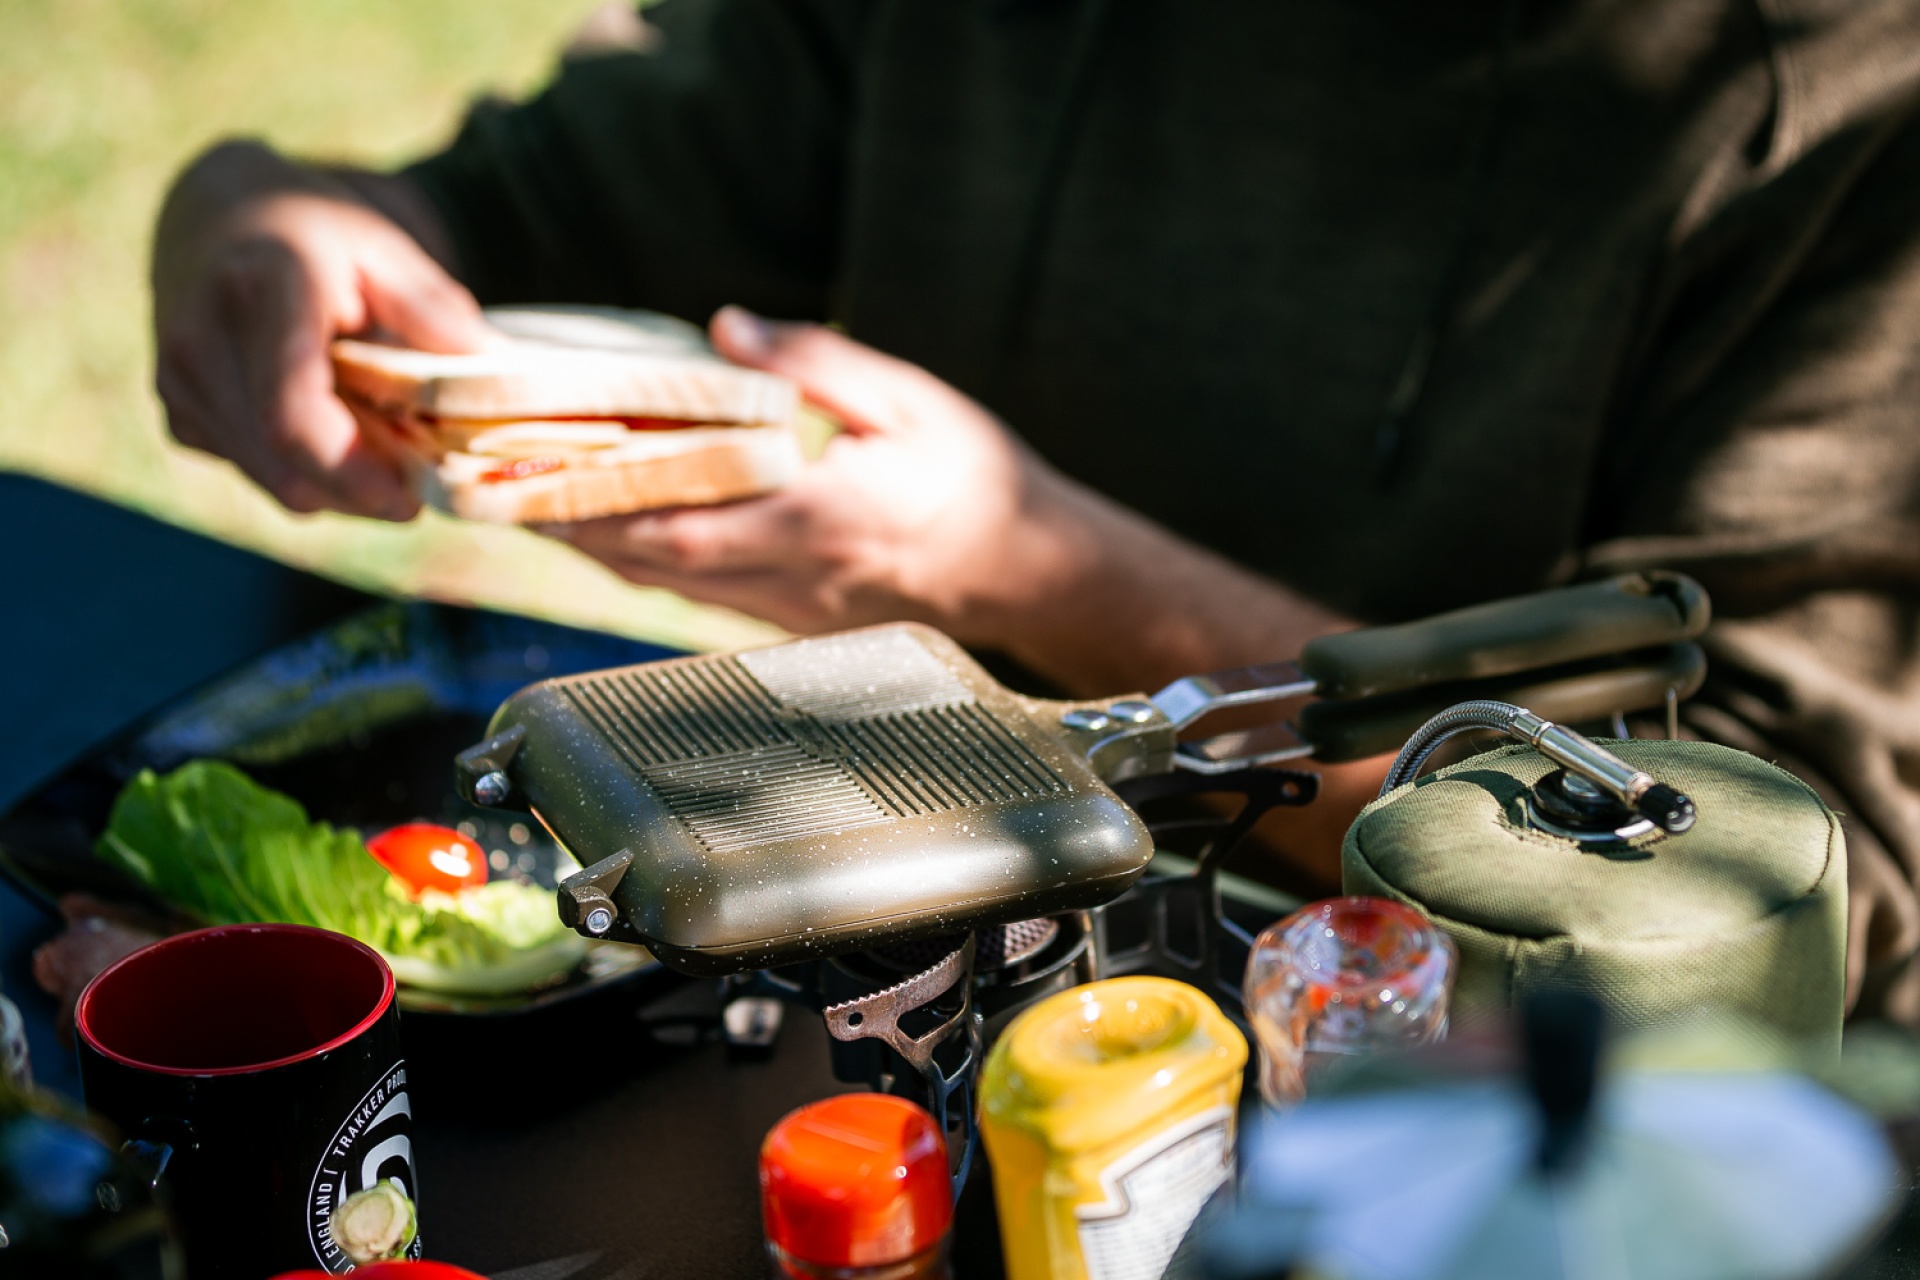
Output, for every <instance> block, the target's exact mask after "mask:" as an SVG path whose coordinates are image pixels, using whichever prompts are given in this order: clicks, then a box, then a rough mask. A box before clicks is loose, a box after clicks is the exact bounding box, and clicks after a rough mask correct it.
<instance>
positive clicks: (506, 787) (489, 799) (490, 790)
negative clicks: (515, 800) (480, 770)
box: [473, 769, 513, 808]
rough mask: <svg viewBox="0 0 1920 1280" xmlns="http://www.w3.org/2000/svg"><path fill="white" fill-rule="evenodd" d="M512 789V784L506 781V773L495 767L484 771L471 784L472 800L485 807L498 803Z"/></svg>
mask: <svg viewBox="0 0 1920 1280" xmlns="http://www.w3.org/2000/svg"><path fill="white" fill-rule="evenodd" d="M512 790H513V784H512V783H510V782H508V781H507V775H506V774H504V773H501V772H500V771H499V770H498V769H495V770H494V771H493V772H492V773H484V774H481V775H480V778H479V779H478V780H477V781H476V782H475V783H474V784H473V801H474V803H475V804H478V805H483V806H485V807H487V808H492V807H493V806H495V805H497V804H500V803H501V802H502V801H504V800H505V799H506V798H507V796H508V794H509V793H510V792H511V791H512Z"/></svg>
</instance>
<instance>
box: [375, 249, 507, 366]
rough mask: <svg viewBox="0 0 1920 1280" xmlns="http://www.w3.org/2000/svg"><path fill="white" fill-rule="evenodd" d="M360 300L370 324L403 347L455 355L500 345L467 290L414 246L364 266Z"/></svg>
mask: <svg viewBox="0 0 1920 1280" xmlns="http://www.w3.org/2000/svg"><path fill="white" fill-rule="evenodd" d="M360 294H361V297H362V298H363V299H364V301H365V305H366V311H367V320H368V322H369V323H370V324H371V325H372V326H373V327H374V328H375V329H377V330H378V331H379V332H380V333H381V334H382V336H384V337H386V338H388V339H389V340H391V341H394V342H397V343H399V344H400V345H401V346H406V347H414V348H417V349H418V350H421V351H442V352H448V353H455V354H457V353H461V352H467V351H478V350H480V349H482V348H483V347H486V346H489V345H491V344H492V343H493V342H496V341H498V339H499V335H498V334H496V333H495V332H494V330H493V329H492V328H490V327H489V326H488V325H487V323H486V321H485V320H484V319H482V318H481V315H480V304H479V303H477V302H475V301H474V299H473V295H472V294H471V293H469V292H468V291H467V289H466V286H464V285H462V284H461V283H460V282H459V281H457V280H455V279H454V278H453V277H452V276H450V275H448V274H447V273H446V271H445V270H443V269H442V268H441V266H440V264H439V263H437V262H435V261H434V260H433V259H432V258H430V257H428V256H427V255H426V253H425V252H424V251H423V250H421V249H420V248H419V247H418V246H417V245H415V244H414V243H413V242H412V241H410V240H409V241H405V242H404V243H402V244H399V245H395V246H394V247H392V248H390V249H388V250H387V251H386V252H384V253H380V254H377V255H372V256H370V257H369V258H367V259H366V260H364V261H363V262H362V264H361V266H360Z"/></svg>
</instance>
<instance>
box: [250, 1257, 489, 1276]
mask: <svg viewBox="0 0 1920 1280" xmlns="http://www.w3.org/2000/svg"><path fill="white" fill-rule="evenodd" d="M353 1274H354V1275H356V1276H359V1277H360V1280H487V1278H486V1277H485V1276H482V1275H476V1274H474V1273H473V1272H471V1271H468V1270H467V1269H466V1268H465V1267H456V1266H453V1265H452V1264H451V1263H446V1262H424V1261H422V1262H369V1263H368V1264H367V1265H365V1266H364V1267H355V1268H354V1269H353ZM273 1280H333V1277H332V1276H330V1275H328V1274H327V1273H326V1272H324V1271H288V1272H284V1273H282V1274H280V1275H277V1276H275V1277H274V1278H273Z"/></svg>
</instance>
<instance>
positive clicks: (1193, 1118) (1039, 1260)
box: [981, 977, 1247, 1280]
mask: <svg viewBox="0 0 1920 1280" xmlns="http://www.w3.org/2000/svg"><path fill="white" fill-rule="evenodd" d="M1246 1061H1247V1042H1246V1040H1245V1038H1244V1037H1242V1036H1241V1034H1240V1033H1239V1031H1237V1030H1235V1028H1234V1025H1233V1024H1232V1023H1231V1022H1229V1021H1228V1020H1227V1018H1226V1016H1225V1015H1224V1014H1222V1013H1221V1012H1220V1010H1219V1009H1218V1007H1216V1006H1215V1005H1214V1003H1213V1001H1212V1000H1210V999H1208V998H1207V996H1205V995H1204V994H1202V993H1201V992H1200V991H1198V990H1196V989H1194V988H1193V987H1190V986H1187V985H1186V984H1185V983H1180V982H1172V981H1169V980H1168V979H1165V978H1150V977H1133V978H1109V979H1107V980H1106V981H1104V982H1094V983H1089V984H1087V985H1086V986H1082V987H1075V988H1073V989H1072V990H1070V991H1063V992H1061V993H1060V994H1058V995H1055V996H1050V997H1049V998H1047V999H1045V1000H1042V1001H1041V1002H1040V1003H1038V1004H1036V1005H1034V1006H1033V1007H1032V1008H1031V1009H1028V1010H1027V1011H1026V1012H1024V1013H1022V1014H1021V1015H1020V1016H1019V1017H1018V1018H1015V1019H1014V1020H1013V1022H1012V1023H1011V1024H1010V1025H1009V1026H1008V1028H1007V1030H1006V1033H1005V1034H1004V1035H1002V1036H1001V1038H1000V1040H999V1042H998V1043H997V1044H995V1045H994V1047H993V1052H992V1053H991V1054H989V1055H988V1057H987V1063H986V1067H985V1070H984V1073H983V1075H982V1078H981V1108H982V1119H981V1137H982V1138H983V1139H984V1141H985V1142H986V1149H987V1156H988V1158H989V1160H990V1161H991V1162H992V1165H993V1185H994V1197H995V1200H996V1201H997V1203H998V1205H999V1210H1000V1245H1001V1249H1002V1251H1003V1252H1004V1255H1005V1257H1006V1264H1007V1276H1008V1280H1046V1278H1048V1277H1057V1278H1059V1280H1082V1278H1084V1280H1105V1278H1106V1277H1118V1276H1125V1277H1129V1278H1133V1277H1139V1278H1141V1280H1146V1278H1150V1277H1158V1276H1159V1275H1161V1274H1162V1273H1163V1272H1164V1271H1165V1270H1166V1267H1167V1264H1168V1262H1169V1261H1171V1260H1172V1258H1173V1256H1174V1252H1175V1250H1176V1249H1177V1248H1178V1247H1179V1245H1180V1242H1181V1240H1182V1238H1183V1237H1184V1236H1185V1235H1186V1234H1187V1229H1188V1228H1189V1227H1191V1226H1192V1225H1193V1222H1194V1220H1195V1219H1196V1218H1197V1217H1198V1216H1199V1214H1200V1211H1201V1209H1202V1208H1203V1207H1205V1205H1206V1203H1207V1201H1208V1199H1209V1198H1210V1197H1211V1196H1212V1195H1213V1194H1214V1193H1215V1192H1216V1191H1218V1190H1219V1189H1220V1188H1221V1187H1222V1186H1223V1185H1224V1184H1226V1183H1227V1182H1228V1181H1229V1179H1230V1178H1231V1177H1232V1174H1233V1142H1234V1108H1235V1106H1236V1105H1237V1103H1238V1102H1239V1098H1240V1073H1241V1071H1242V1069H1243V1068H1244V1067H1245V1065H1246Z"/></svg>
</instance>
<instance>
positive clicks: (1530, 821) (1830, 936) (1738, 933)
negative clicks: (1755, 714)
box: [1341, 702, 1847, 1050]
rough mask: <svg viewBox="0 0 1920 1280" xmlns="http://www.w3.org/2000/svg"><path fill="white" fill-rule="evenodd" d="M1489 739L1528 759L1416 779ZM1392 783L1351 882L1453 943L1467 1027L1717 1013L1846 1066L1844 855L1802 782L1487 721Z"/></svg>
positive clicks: (1349, 858) (1452, 727) (1413, 754)
mask: <svg viewBox="0 0 1920 1280" xmlns="http://www.w3.org/2000/svg"><path fill="white" fill-rule="evenodd" d="M1475 729H1477V730H1491V731H1494V732H1498V733H1503V734H1506V735H1507V736H1509V737H1512V738H1516V739H1518V740H1519V741H1518V743H1516V745H1513V746H1508V747H1503V748H1500V749H1498V750H1494V751H1490V752H1487V753H1485V754H1481V755H1476V756H1472V757H1470V758H1468V759H1466V760H1463V761H1460V762H1459V763H1456V764H1453V765H1451V766H1450V767H1447V768H1444V769H1441V770H1439V771H1437V772H1435V773H1433V774H1431V775H1429V776H1427V777H1423V778H1419V779H1418V780H1417V781H1416V780H1414V779H1413V775H1414V774H1415V773H1417V772H1418V769H1419V766H1420V764H1421V762H1422V761H1423V760H1424V759H1425V758H1426V756H1427V755H1428V754H1430V753H1431V752H1432V750H1433V749H1434V748H1435V747H1437V746H1438V745H1439V743H1440V741H1441V740H1442V739H1443V738H1445V737H1447V736H1449V735H1450V734H1452V733H1457V732H1462V731H1465V730H1475ZM1387 782H1388V785H1387V787H1386V788H1385V790H1384V792H1383V794H1382V796H1381V797H1380V799H1378V800H1376V801H1374V802H1373V803H1372V804H1371V805H1369V806H1368V807H1367V808H1366V809H1364V810H1363V811H1362V812H1361V814H1360V816H1359V817H1358V818H1357V819H1356V820H1355V821H1354V823H1353V825H1352V827H1351V828H1349V829H1348V832H1347V835H1346V840H1345V844H1344V847H1343V849H1342V853H1341V871H1342V880H1343V883H1344V887H1345V890H1346V892H1348V893H1352V894H1368V895H1376V896H1381V897H1389V898H1397V899H1399V900H1401V901H1404V902H1409V903H1412V904H1413V905H1414V906H1417V907H1418V908H1420V909H1421V910H1422V911H1424V912H1425V913H1427V915H1428V916H1429V917H1431V918H1432V919H1433V921H1434V922H1435V923H1436V924H1438V925H1440V926H1441V927H1442V928H1444V929H1445V930H1446V931H1447V932H1448V933H1449V934H1450V935H1451V936H1452V937H1453V940H1454V942H1455V943H1456V944H1457V945H1458V947H1459V949H1460V970H1459V975H1458V978H1457V980H1456V985H1455V988H1454V1001H1453V1014H1454V1018H1455V1023H1456V1026H1458V1025H1461V1024H1463V1023H1466V1024H1470V1023H1471V1022H1473V1021H1474V1020H1476V1019H1484V1018H1487V1017H1489V1016H1496V1015H1500V1016H1503V1015H1504V1011H1505V1010H1506V1008H1507V1007H1508V1006H1509V1005H1511V1004H1512V1003H1513V1002H1514V1001H1515V1000H1516V999H1518V998H1519V997H1520V996H1522V995H1524V994H1525V993H1527V992H1528V991H1531V990H1535V989H1539V988H1543V987H1549V986H1551V987H1573V988H1577V989H1580V990H1583V991H1586V992H1588V993H1590V994H1592V995H1594V996H1596V997H1598V998H1599V999H1601V1000H1602V1001H1603V1002H1604V1003H1605V1004H1606V1005H1607V1007H1608V1009H1609V1011H1610V1013H1611V1015H1612V1017H1613V1019H1614V1021H1615V1022H1616V1024H1618V1025H1622V1026H1626V1027H1632V1026H1635V1025H1644V1024H1650V1023H1655V1022H1660V1021H1664V1020H1667V1019H1669V1018H1673V1017H1677V1016H1680V1015H1682V1014H1686V1013H1691V1012H1694V1011H1697V1010H1700V1009H1702V1008H1711V1007H1718V1008H1721V1009H1726V1010H1729V1011H1732V1012H1736V1013H1740V1014H1744V1015H1747V1016H1749V1017H1751V1018H1753V1019H1755V1020H1757V1021H1759V1022H1760V1023H1762V1024H1770V1025H1772V1026H1773V1027H1775V1028H1777V1029H1778V1030H1780V1031H1782V1032H1784V1033H1786V1034H1788V1035H1790V1036H1792V1037H1794V1038H1796V1039H1800V1040H1803V1041H1807V1040H1811V1041H1815V1042H1820V1043H1824V1044H1826V1045H1827V1046H1829V1047H1831V1048H1833V1049H1835V1050H1837V1049H1838V1047H1839V1038H1840V1022H1841V1017H1842V1013H1843V1005H1844V993H1845V956H1846V930H1847V903H1846V883H1847V870H1846V841H1845V839H1844V837H1843V835H1842V833H1841V827H1840V821H1839V819H1838V818H1837V817H1836V816H1835V815H1834V814H1833V812H1832V811H1831V810H1829V809H1828V808H1827V806H1826V805H1825V804H1823V803H1822V802H1821V800H1820V798H1819V797H1818V796H1817V795H1815V794H1814V791H1813V789H1812V788H1811V787H1809V786H1808V785H1807V784H1806V783H1805V782H1802V781H1801V780H1800V779H1798V778H1796V777H1794V776H1793V775H1792V774H1789V773H1787V772H1785V771H1784V770H1782V769H1779V768H1776V767H1775V766H1773V765H1771V764H1769V763H1767V762H1766V761H1764V760H1761V759H1758V758H1757V757H1755V756H1752V755H1749V754H1747V753H1746V752H1743V751H1736V750H1733V749H1732V748H1729V747H1724V746H1719V745H1716V744H1713V743H1708V742H1690V741H1658V740H1637V741H1610V742H1607V743H1606V744H1605V745H1604V746H1602V745H1601V744H1599V743H1596V742H1592V741H1589V740H1588V739H1586V738H1583V737H1581V736H1580V735H1579V734H1577V733H1573V732H1571V731H1569V730H1567V729H1564V728H1562V727H1561V726H1558V725H1554V724H1551V723H1548V722H1546V721H1544V720H1542V719H1541V718H1540V717H1538V716H1535V715H1533V714H1532V713H1531V712H1527V711H1525V710H1523V709H1522V708H1519V707H1515V706H1511V705H1508V704H1503V703H1498V702H1483V703H1470V704H1463V705H1462V706H1461V707H1456V708H1454V709H1453V710H1451V711H1449V712H1446V713H1444V714H1443V715H1441V716H1439V717H1436V718H1435V720H1433V721H1432V722H1430V723H1429V725H1428V726H1427V727H1425V728H1423V729H1422V730H1421V731H1420V732H1419V733H1418V734H1416V735H1415V737H1414V739H1413V740H1411V741H1410V742H1409V743H1408V745H1407V749H1406V751H1404V752H1403V753H1402V754H1401V758H1400V760H1399V761H1398V762H1396V765H1395V768H1394V770H1393V771H1392V772H1391V773H1390V774H1389V776H1388V780H1387Z"/></svg>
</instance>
